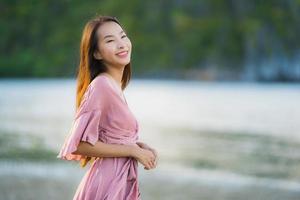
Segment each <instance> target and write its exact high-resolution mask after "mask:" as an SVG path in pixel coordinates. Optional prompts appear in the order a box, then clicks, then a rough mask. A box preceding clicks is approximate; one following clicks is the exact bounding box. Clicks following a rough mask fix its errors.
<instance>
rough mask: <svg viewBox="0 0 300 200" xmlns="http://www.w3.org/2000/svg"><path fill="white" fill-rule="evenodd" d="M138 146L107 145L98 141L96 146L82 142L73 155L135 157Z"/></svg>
mask: <svg viewBox="0 0 300 200" xmlns="http://www.w3.org/2000/svg"><path fill="white" fill-rule="evenodd" d="M136 146H137V145H121V144H106V143H103V142H100V141H97V142H96V143H95V145H91V144H89V143H87V142H80V143H79V145H78V148H77V150H76V151H75V152H73V154H80V155H84V156H90V157H135V153H136V152H135V151H136Z"/></svg>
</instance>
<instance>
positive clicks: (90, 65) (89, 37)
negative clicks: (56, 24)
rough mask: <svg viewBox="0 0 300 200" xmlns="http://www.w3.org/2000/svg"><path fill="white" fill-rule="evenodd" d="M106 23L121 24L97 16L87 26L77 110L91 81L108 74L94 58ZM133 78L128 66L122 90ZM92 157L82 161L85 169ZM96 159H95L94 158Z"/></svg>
mask: <svg viewBox="0 0 300 200" xmlns="http://www.w3.org/2000/svg"><path fill="white" fill-rule="evenodd" d="M106 22H115V23H117V24H119V25H120V26H121V24H120V22H119V21H118V20H117V18H116V17H111V16H97V17H95V18H94V19H91V20H90V21H88V22H87V24H86V25H85V27H84V29H83V32H82V38H81V44H80V62H79V67H78V74H77V89H76V110H77V109H78V108H79V106H80V103H81V100H82V97H83V95H84V93H85V91H86V89H87V87H88V85H89V84H90V83H91V81H92V80H93V79H94V78H95V77H96V76H97V75H99V74H100V73H102V72H106V71H107V68H106V66H105V65H104V63H103V62H102V61H101V60H97V59H95V58H94V52H95V51H96V50H97V49H98V37H97V34H96V32H97V30H98V28H99V27H100V26H101V25H102V24H104V23H106ZM130 78H131V65H130V63H129V64H127V65H126V66H125V68H124V71H123V76H122V90H124V89H125V88H126V86H127V85H128V83H129V81H130ZM91 159H92V157H85V158H82V159H81V167H84V166H85V165H86V164H87V163H88V162H89V161H90V160H91ZM93 159H95V158H93Z"/></svg>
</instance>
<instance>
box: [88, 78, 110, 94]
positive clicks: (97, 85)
mask: <svg viewBox="0 0 300 200" xmlns="http://www.w3.org/2000/svg"><path fill="white" fill-rule="evenodd" d="M90 87H91V89H93V90H97V91H99V90H101V91H103V92H104V91H107V90H110V87H109V83H108V80H107V78H106V76H105V75H103V74H99V75H98V76H96V77H95V78H94V79H93V80H92V82H91V83H90Z"/></svg>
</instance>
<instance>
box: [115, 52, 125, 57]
mask: <svg viewBox="0 0 300 200" xmlns="http://www.w3.org/2000/svg"><path fill="white" fill-rule="evenodd" d="M127 54H128V51H122V52H120V53H117V54H116V55H117V56H119V57H121V58H125V57H126V56H127Z"/></svg>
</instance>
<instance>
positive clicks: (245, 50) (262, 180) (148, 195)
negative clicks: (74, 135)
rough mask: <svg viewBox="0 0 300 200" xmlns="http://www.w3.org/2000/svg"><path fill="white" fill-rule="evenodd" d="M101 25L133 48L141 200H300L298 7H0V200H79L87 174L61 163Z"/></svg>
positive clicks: (188, 0) (293, 2)
mask: <svg viewBox="0 0 300 200" xmlns="http://www.w3.org/2000/svg"><path fill="white" fill-rule="evenodd" d="M97 14H101V15H112V16H116V17H117V18H118V19H119V20H120V22H121V23H122V24H123V26H124V28H125V30H126V32H127V34H128V36H129V38H130V39H131V41H132V43H133V53H132V69H133V74H132V75H133V78H132V80H131V82H130V84H129V86H128V87H127V88H126V90H125V92H124V94H125V96H126V98H127V101H128V103H129V106H130V109H131V110H132V112H133V113H134V115H135V116H136V118H137V120H138V121H139V124H140V132H139V135H140V139H141V141H144V142H146V143H148V144H149V145H150V146H152V147H154V148H155V149H157V151H158V152H159V163H158V166H157V168H156V169H155V170H150V171H146V170H144V169H143V168H142V167H141V166H139V174H140V180H139V181H140V187H141V193H142V198H143V200H153V199H155V200H170V199H172V200H175V199H191V200H192V199H193V200H194V199H201V200H205V199H209V200H234V199H236V200H237V199H241V200H247V199H256V200H258V199H263V200H268V199H272V200H277V199H278V200H279V199H280V200H281V199H285V200H291V199H299V198H300V103H299V102H300V84H299V83H300V42H299V35H300V1H299V0H273V1H261V0H253V1H246V0H227V1H221V0H201V1H200V0H168V1H167V0H163V1H150V0H144V1H138V0H131V1H108V0H98V1H92V0H91V1H76V0H60V1H54V0H52V1H50V0H43V1H37V0H24V1H15V0H1V1H0V94H1V95H0V179H1V181H0V199H5V200H15V199H26V200H27V199H31V200H32V199H40V200H41V199H47V200H48V199H56V200H60V199H72V197H73V195H74V193H75V190H76V188H77V186H78V184H79V182H80V180H81V178H82V177H83V175H84V173H85V171H86V170H87V168H88V167H86V168H84V169H82V168H80V166H79V164H78V163H76V162H73V161H71V162H67V161H62V160H59V159H57V158H56V155H57V154H58V151H59V149H60V148H61V145H62V143H63V141H64V139H65V137H66V135H67V134H68V132H69V129H70V128H71V125H72V119H73V115H74V110H75V87H76V82H75V76H76V71H77V66H78V61H79V58H78V56H79V43H80V37H81V33H82V29H83V26H84V25H85V23H86V22H87V21H88V20H89V19H90V18H93V17H95V16H96V15H97Z"/></svg>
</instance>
